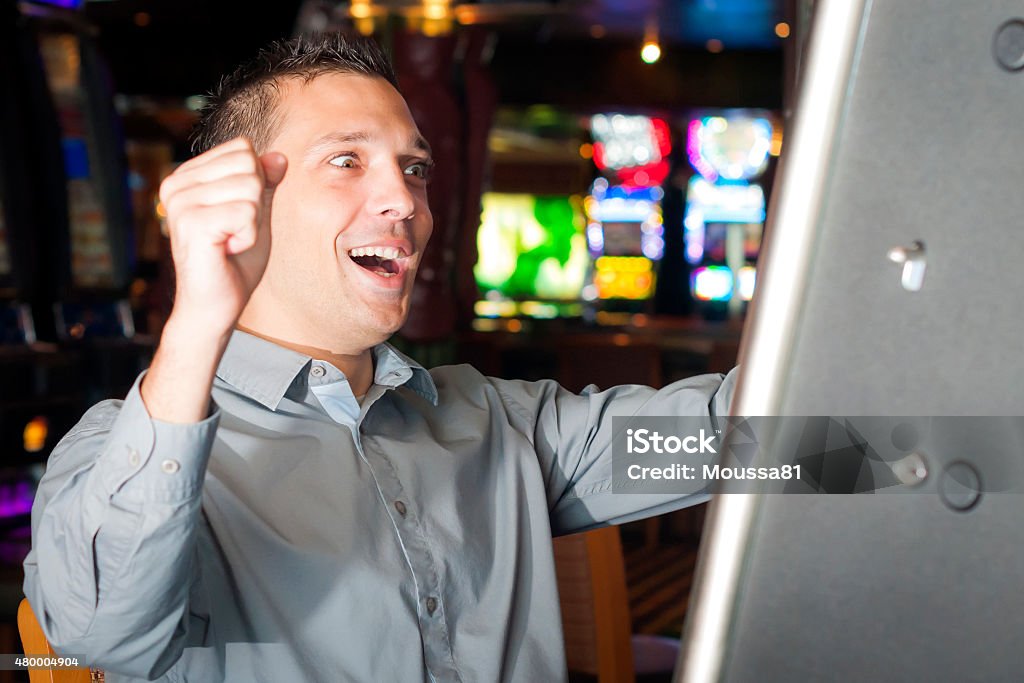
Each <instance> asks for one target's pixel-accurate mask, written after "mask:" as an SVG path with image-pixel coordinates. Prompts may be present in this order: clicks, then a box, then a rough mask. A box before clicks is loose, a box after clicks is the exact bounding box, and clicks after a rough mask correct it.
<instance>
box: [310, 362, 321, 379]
mask: <svg viewBox="0 0 1024 683" xmlns="http://www.w3.org/2000/svg"><path fill="white" fill-rule="evenodd" d="M324 372H325V370H324V367H323V366H322V365H314V366H313V369H312V370H310V371H309V374H311V375H313V376H314V377H323V376H324Z"/></svg>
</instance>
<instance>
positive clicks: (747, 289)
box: [739, 266, 757, 301]
mask: <svg viewBox="0 0 1024 683" xmlns="http://www.w3.org/2000/svg"><path fill="white" fill-rule="evenodd" d="M739 281H740V298H741V299H743V300H744V301H750V300H751V299H753V298H754V285H755V283H756V281H757V270H755V269H754V267H753V266H743V267H742V268H740V276H739Z"/></svg>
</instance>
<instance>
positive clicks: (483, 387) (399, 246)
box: [25, 38, 731, 683]
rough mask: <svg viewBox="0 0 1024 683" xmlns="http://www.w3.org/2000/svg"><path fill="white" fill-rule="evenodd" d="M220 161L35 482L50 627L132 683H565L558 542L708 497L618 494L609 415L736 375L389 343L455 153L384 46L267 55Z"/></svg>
mask: <svg viewBox="0 0 1024 683" xmlns="http://www.w3.org/2000/svg"><path fill="white" fill-rule="evenodd" d="M198 151H200V152H202V153H201V154H199V156H197V157H195V158H194V159H192V160H190V161H189V162H187V163H185V164H183V165H182V166H181V167H180V168H179V169H178V170H177V171H175V173H174V174H173V175H171V176H170V177H169V178H168V179H167V180H166V181H165V182H164V184H163V186H162V187H161V197H162V200H163V202H164V205H165V206H166V207H167V220H168V226H169V229H170V232H171V245H172V253H173V257H174V262H175V267H176V273H177V274H176V277H177V294H176V299H175V303H174V308H173V311H172V313H171V315H170V317H169V319H168V321H167V325H166V328H165V330H164V332H163V336H162V337H161V340H160V344H159V347H158V349H157V352H156V354H155V357H154V359H153V364H152V366H151V368H150V369H149V370H148V372H147V373H144V375H143V376H142V377H141V378H140V380H139V382H137V384H136V386H135V387H134V388H133V389H132V390H131V392H130V393H129V394H128V396H127V397H126V398H125V400H124V401H123V402H121V401H108V402H104V403H101V404H99V405H97V406H95V407H94V408H92V409H91V410H90V411H89V412H88V413H87V414H86V415H85V417H83V419H82V421H81V422H80V423H79V424H78V425H77V426H76V427H75V429H74V430H73V431H72V432H71V433H70V434H69V435H68V436H67V437H65V439H64V440H63V441H62V442H61V444H60V445H58V446H57V448H56V449H55V450H54V453H53V455H52V456H51V458H50V462H49V466H48V469H47V473H46V476H45V477H44V478H43V480H42V482H41V483H40V487H39V493H38V497H37V501H36V505H35V507H34V509H33V520H32V522H33V550H32V553H31V554H30V555H29V557H28V559H27V560H26V561H25V571H26V579H25V592H26V595H27V596H28V598H29V601H30V602H31V604H32V606H33V609H34V610H35V612H36V614H37V616H38V617H39V619H40V621H41V623H42V625H43V628H44V630H45V631H46V634H47V636H48V638H49V639H50V640H51V642H52V643H53V644H54V645H55V646H56V647H57V648H58V649H59V650H61V651H63V652H67V653H80V654H84V655H85V656H86V659H87V660H88V661H89V663H90V664H92V665H94V666H98V667H102V668H104V669H106V670H107V676H108V679H107V680H108V681H111V682H115V683H116V682H118V681H131V680H138V679H159V680H165V681H220V680H229V681H273V682H283V681H289V682H291V681H342V680H344V681H424V680H433V681H523V682H529V683H537V682H540V681H557V680H562V679H564V678H565V675H566V673H565V661H564V655H563V643H562V637H561V629H560V618H559V608H558V598H557V592H556V587H555V577H554V564H553V559H552V550H551V536H552V533H556V534H557V533H571V532H574V531H579V530H583V529H587V528H591V527H594V526H598V525H601V524H605V523H616V522H622V521H627V520H630V519H636V518H640V517H643V516H646V515H650V514H657V513H660V512H664V511H667V510H669V509H674V508H678V507H682V506H684V505H686V504H691V503H694V502H699V501H701V500H704V499H705V498H706V496H691V497H682V496H679V495H676V496H668V495H626V494H623V493H618V492H616V491H613V490H612V483H611V474H610V473H611V431H612V427H611V416H612V415H634V414H639V415H672V414H693V415H709V414H723V413H725V412H726V411H727V409H728V399H729V395H730V392H731V377H730V380H729V381H728V383H727V385H726V386H725V387H723V388H720V386H721V384H722V378H721V376H718V375H715V376H705V377H699V378H694V379H692V380H687V381H684V382H681V383H677V384H675V385H672V386H671V387H668V388H666V389H663V390H661V391H660V392H655V391H654V390H653V389H649V388H646V387H619V388H616V389H612V390H610V391H606V392H603V393H596V392H589V393H588V392H585V393H584V394H583V395H574V394H571V393H569V392H566V391H565V390H563V389H562V388H560V387H559V386H558V385H556V384H555V383H554V382H537V383H526V382H517V381H504V380H498V379H493V378H487V377H484V376H482V375H480V374H479V373H477V372H476V371H474V370H473V369H472V368H470V367H468V366H458V367H446V368H437V369H435V370H432V371H430V372H427V371H426V370H424V369H423V368H421V367H419V366H418V365H416V364H415V363H413V362H412V361H410V360H409V359H407V358H405V357H403V356H402V355H400V354H399V353H398V352H396V351H395V350H393V349H392V348H391V347H389V346H387V345H386V344H384V341H385V340H386V339H387V338H388V337H389V336H390V335H391V334H393V333H394V332H395V331H396V330H398V329H399V327H400V326H401V325H402V322H403V320H404V319H405V316H406V314H407V312H408V302H409V293H410V290H411V288H412V284H413V279H414V276H415V273H416V267H417V264H418V263H419V260H420V258H421V256H422V254H423V249H424V247H425V246H426V243H427V240H428V238H429V237H430V232H431V218H430V211H429V209H428V206H427V177H428V174H429V171H430V166H431V161H430V154H429V147H428V145H427V143H426V141H424V140H423V139H422V137H421V136H420V135H419V133H418V131H417V128H416V124H415V123H414V122H413V120H412V117H411V116H410V114H409V111H408V109H407V107H406V105H405V102H404V100H403V99H402V97H401V95H400V94H399V93H398V90H397V89H396V84H395V78H394V75H393V73H392V72H391V67H390V66H389V64H388V63H387V60H386V58H385V57H384V56H383V55H382V53H381V52H380V51H379V49H378V48H377V47H376V46H374V45H373V44H372V43H369V42H346V41H343V40H341V39H340V38H329V39H318V40H309V41H291V42H287V43H282V44H276V45H274V46H272V47H271V48H270V49H268V50H267V51H265V52H263V53H261V55H260V56H259V58H258V59H257V60H255V61H254V62H253V63H251V64H250V65H248V66H246V67H243V68H242V69H240V70H239V71H238V72H236V73H235V74H234V75H233V76H231V77H229V78H228V79H226V80H225V81H224V82H223V83H222V84H221V86H220V89H219V91H218V93H217V94H216V96H215V97H214V99H213V103H212V105H211V108H210V109H209V110H208V111H207V112H206V113H205V115H204V118H203V121H202V125H201V129H200V133H199V138H198ZM211 394H212V397H213V400H212V401H211Z"/></svg>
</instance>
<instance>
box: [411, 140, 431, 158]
mask: <svg viewBox="0 0 1024 683" xmlns="http://www.w3.org/2000/svg"><path fill="white" fill-rule="evenodd" d="M412 146H413V148H414V149H418V150H420V151H421V152H423V153H425V154H426V155H427V156H428V157H432V156H434V154H433V152H431V151H430V143H429V142H427V139H426V138H425V137H423V136H422V135H417V136H416V137H415V138H414V139H413V141H412Z"/></svg>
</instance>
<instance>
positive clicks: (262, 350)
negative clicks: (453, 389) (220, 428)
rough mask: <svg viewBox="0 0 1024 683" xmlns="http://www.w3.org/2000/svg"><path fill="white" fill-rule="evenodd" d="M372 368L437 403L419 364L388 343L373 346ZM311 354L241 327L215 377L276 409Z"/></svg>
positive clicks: (385, 380) (377, 379)
mask: <svg viewBox="0 0 1024 683" xmlns="http://www.w3.org/2000/svg"><path fill="white" fill-rule="evenodd" d="M373 354H374V359H375V360H376V363H375V365H376V369H375V371H374V378H373V381H374V383H375V384H381V385H384V386H389V387H398V386H402V385H408V387H409V388H410V389H412V390H413V391H415V392H416V393H417V394H419V395H420V396H422V397H423V398H425V399H427V400H428V401H430V402H431V403H432V404H434V405H435V406H436V405H437V387H436V386H435V385H434V380H433V378H432V377H431V376H430V373H429V372H427V371H426V370H425V369H424V368H423V366H421V365H420V364H419V363H417V362H416V361H414V360H412V359H411V358H409V357H408V356H405V355H404V354H402V353H401V352H399V351H398V350H397V349H395V348H394V347H392V346H391V345H390V344H378V345H377V346H375V347H374V348H373ZM311 361H312V358H310V357H309V356H307V355H305V354H301V353H298V352H297V351H292V350H290V349H286V348H284V347H283V346H279V345H277V344H275V343H274V342H271V341H268V340H266V339H262V338H261V337H257V336H255V335H252V334H249V333H247V332H242V331H241V330H235V331H234V332H233V333H232V334H231V339H230V340H228V345H227V348H226V349H225V350H224V356H223V357H222V358H221V361H220V366H219V367H218V368H217V377H219V378H220V379H221V380H223V381H225V382H227V383H228V384H230V385H231V386H233V387H234V388H235V389H237V390H238V391H240V392H242V393H244V394H246V395H247V396H250V397H252V398H254V399H255V400H257V401H259V402H260V403H262V404H263V405H264V406H266V407H267V408H270V409H271V410H277V406H278V405H279V404H280V403H281V399H282V398H284V396H285V394H286V393H287V392H288V389H289V388H290V387H291V386H292V384H293V383H294V382H295V379H296V377H298V376H299V374H300V373H301V372H302V371H303V370H307V369H308V368H309V365H310V363H311Z"/></svg>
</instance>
